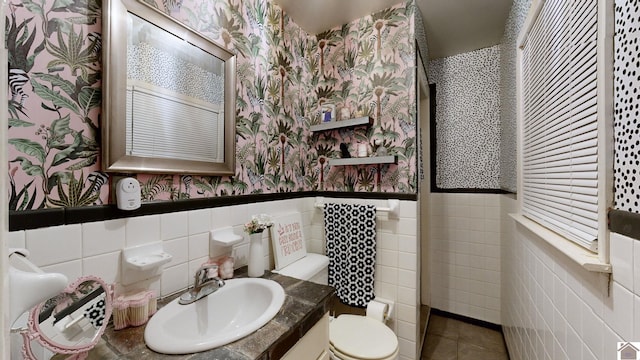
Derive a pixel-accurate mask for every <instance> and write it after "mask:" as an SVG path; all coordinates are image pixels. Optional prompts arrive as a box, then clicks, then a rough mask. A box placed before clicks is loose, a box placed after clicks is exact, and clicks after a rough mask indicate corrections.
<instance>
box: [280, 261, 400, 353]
mask: <svg viewBox="0 0 640 360" xmlns="http://www.w3.org/2000/svg"><path fill="white" fill-rule="evenodd" d="M328 266H329V258H328V257H326V256H324V255H320V254H313V253H307V254H306V255H305V256H304V257H302V258H301V259H299V260H296V261H295V262H293V263H291V264H289V265H287V266H285V267H283V268H282V269H280V270H277V271H276V270H274V272H275V273H279V274H281V275H286V276H290V277H293V278H296V279H301V280H307V281H312V282H315V283H318V284H322V285H327V284H328V280H329V272H328ZM329 349H330V350H331V358H332V359H335V360H395V359H397V358H398V337H397V336H396V334H395V333H394V332H393V331H392V330H391V329H390V328H389V327H388V326H386V325H385V324H384V323H382V322H380V321H378V320H374V319H373V318H370V317H367V316H362V315H349V314H342V315H340V316H338V317H337V318H335V319H333V320H331V323H330V324H329Z"/></svg>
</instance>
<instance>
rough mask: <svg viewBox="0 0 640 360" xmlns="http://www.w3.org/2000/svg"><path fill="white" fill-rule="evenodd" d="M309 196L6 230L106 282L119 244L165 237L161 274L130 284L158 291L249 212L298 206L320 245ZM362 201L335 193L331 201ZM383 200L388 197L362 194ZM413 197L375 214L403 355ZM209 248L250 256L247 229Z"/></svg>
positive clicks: (412, 266)
mask: <svg viewBox="0 0 640 360" xmlns="http://www.w3.org/2000/svg"><path fill="white" fill-rule="evenodd" d="M314 201H315V199H314V198H305V199H292V200H282V201H274V202H264V203H256V204H246V205H240V206H230V207H220V208H213V209H203V210H195V211H187V212H179V213H168V214H162V215H151V216H143V217H134V218H127V219H118V220H110V221H104V222H93V223H84V224H76V225H67V226H57V227H50V228H43V229H36V230H26V231H17V232H12V233H10V236H9V246H10V247H26V248H28V249H29V250H30V252H31V259H32V260H33V261H34V262H35V263H36V264H38V265H40V266H42V268H43V269H44V270H46V271H56V272H61V273H64V274H65V275H67V276H68V277H69V278H70V280H73V279H75V278H78V277H80V276H83V275H89V274H92V275H97V276H100V277H101V278H103V279H104V280H105V281H106V282H108V283H120V282H121V281H122V279H121V277H120V276H121V261H122V260H121V250H122V249H123V248H125V247H130V246H136V245H141V244H145V243H149V242H157V241H162V242H163V245H164V249H165V251H167V252H168V253H170V254H171V255H172V256H173V259H172V261H171V262H170V263H168V264H166V265H165V267H164V268H163V271H162V273H161V274H160V275H158V276H154V277H151V278H149V279H145V280H141V281H139V282H135V283H133V284H130V285H127V286H117V287H116V290H117V291H119V292H125V291H130V290H132V289H154V290H156V291H158V293H159V294H161V295H162V296H165V295H168V294H171V293H174V292H177V291H182V290H184V289H186V288H187V287H188V285H189V284H191V283H192V282H193V274H194V273H195V270H196V269H197V268H198V267H199V266H200V265H201V264H202V263H204V262H205V261H207V259H208V256H209V241H208V239H209V231H210V230H213V229H217V228H221V227H226V226H232V227H233V228H234V231H235V232H236V233H237V234H243V225H244V223H245V222H247V221H248V220H249V218H250V217H251V215H253V214H258V213H269V214H271V215H273V216H277V215H283V214H287V213H291V212H295V211H297V212H300V213H301V214H302V219H303V225H304V228H303V231H304V233H305V236H306V239H307V249H308V251H311V252H318V253H324V233H323V225H324V224H323V218H322V211H321V210H320V209H316V208H315V207H314V206H313V204H314ZM349 201H350V202H360V203H363V202H365V201H363V200H356V199H336V202H349ZM367 203H372V204H375V205H379V206H387V203H386V201H382V200H381V201H367ZM416 213H417V209H416V202H413V201H402V202H401V207H400V218H399V219H389V218H387V217H386V216H380V217H379V218H378V225H377V233H378V259H377V261H378V264H377V268H376V271H377V277H376V282H375V291H376V295H377V296H379V297H382V298H386V299H389V300H392V301H395V302H396V307H395V311H394V314H393V318H392V320H391V321H390V323H389V325H390V327H391V328H392V329H393V330H394V331H395V332H396V333H397V334H398V335H399V341H400V354H401V359H403V360H409V359H416V354H417V351H418V347H419V344H418V341H417V340H418V339H419V337H418V329H417V326H416V323H417V321H418V314H419V311H418V307H417V304H418V299H417V294H418V291H417V289H418V287H417V284H418V274H419V270H418V268H419V264H418V257H417V254H418V242H417V239H416V233H417V226H418V224H417V220H416ZM264 241H265V247H264V248H265V259H266V260H267V261H266V262H265V264H266V267H267V268H272V267H273V256H272V254H271V253H270V246H267V245H269V244H268V238H266V237H265V240H264ZM220 251H222V252H220V253H214V254H212V256H214V257H217V256H222V255H225V254H232V255H233V256H234V258H235V259H236V264H235V265H236V268H237V267H241V266H244V265H246V264H247V256H248V252H249V247H248V236H246V234H245V239H244V240H243V241H242V242H241V243H240V244H237V245H234V246H233V248H232V249H228V250H220Z"/></svg>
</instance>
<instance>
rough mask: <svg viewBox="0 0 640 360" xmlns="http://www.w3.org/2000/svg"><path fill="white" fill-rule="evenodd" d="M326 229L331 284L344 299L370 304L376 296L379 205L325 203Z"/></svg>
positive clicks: (342, 299) (354, 303)
mask: <svg viewBox="0 0 640 360" xmlns="http://www.w3.org/2000/svg"><path fill="white" fill-rule="evenodd" d="M324 232H325V235H326V240H327V257H329V285H330V286H333V287H334V288H335V289H336V294H337V296H338V298H339V299H340V301H342V302H343V303H345V304H347V305H350V306H357V307H363V308H364V307H366V306H367V304H368V303H369V301H371V300H373V298H374V297H375V295H374V292H373V279H374V277H373V276H374V273H375V266H376V207H375V206H373V205H358V204H325V206H324Z"/></svg>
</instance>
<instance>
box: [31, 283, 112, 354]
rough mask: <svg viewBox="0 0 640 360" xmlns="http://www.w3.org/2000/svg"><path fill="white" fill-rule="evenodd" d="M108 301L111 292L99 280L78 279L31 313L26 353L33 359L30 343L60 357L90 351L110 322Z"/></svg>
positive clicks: (110, 297)
mask: <svg viewBox="0 0 640 360" xmlns="http://www.w3.org/2000/svg"><path fill="white" fill-rule="evenodd" d="M111 301H112V292H111V290H110V288H109V287H108V286H107V285H106V284H105V283H104V282H103V281H102V280H101V279H100V278H97V277H94V276H88V277H83V278H81V279H78V280H77V281H76V282H74V283H73V284H71V285H70V286H69V287H68V288H67V289H66V290H65V291H64V292H62V293H60V294H58V296H56V297H53V298H51V299H49V300H47V301H44V302H42V303H40V305H38V306H36V307H35V308H34V309H33V310H32V311H31V313H30V315H29V322H28V325H29V330H28V332H27V333H26V334H25V342H24V344H25V352H26V354H27V355H29V354H31V358H35V357H34V356H33V352H32V350H31V348H30V347H31V345H30V344H31V341H30V340H37V341H38V342H39V343H41V344H42V345H43V346H44V347H46V348H48V349H50V350H52V351H54V352H56V353H61V354H74V353H80V352H86V351H89V350H90V349H91V348H93V347H94V346H95V344H96V343H97V342H98V340H99V339H100V336H102V334H103V333H104V330H105V328H106V326H107V323H108V322H109V318H110V317H111Z"/></svg>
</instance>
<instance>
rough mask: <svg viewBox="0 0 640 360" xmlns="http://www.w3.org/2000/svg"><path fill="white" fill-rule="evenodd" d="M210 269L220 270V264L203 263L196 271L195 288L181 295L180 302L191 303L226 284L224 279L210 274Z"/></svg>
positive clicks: (182, 303)
mask: <svg viewBox="0 0 640 360" xmlns="http://www.w3.org/2000/svg"><path fill="white" fill-rule="evenodd" d="M209 270H218V265H216V264H210V265H203V266H201V267H200V268H199V269H198V270H197V271H196V275H195V281H194V284H193V288H192V289H189V291H187V292H185V293H184V294H182V295H180V300H178V302H179V303H180V304H181V305H187V304H191V303H192V302H195V301H197V300H199V299H202V298H203V297H205V296H207V295H210V294H213V293H214V292H216V291H217V290H218V289H220V288H221V287H223V286H224V280H222V279H221V278H219V277H217V276H209Z"/></svg>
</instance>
